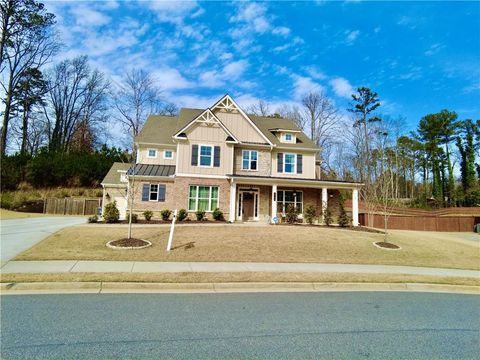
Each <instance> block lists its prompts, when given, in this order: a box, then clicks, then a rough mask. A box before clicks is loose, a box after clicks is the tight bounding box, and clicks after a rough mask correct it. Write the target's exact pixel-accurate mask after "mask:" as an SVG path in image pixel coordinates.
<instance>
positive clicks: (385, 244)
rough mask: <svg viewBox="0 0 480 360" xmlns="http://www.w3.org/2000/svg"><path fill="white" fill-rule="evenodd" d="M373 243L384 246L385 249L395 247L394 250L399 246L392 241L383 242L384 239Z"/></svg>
mask: <svg viewBox="0 0 480 360" xmlns="http://www.w3.org/2000/svg"><path fill="white" fill-rule="evenodd" d="M375 245H377V246H380V247H382V248H385V249H395V250H396V249H400V246H397V245H395V244H392V243H388V242H384V241H380V242H376V243H375Z"/></svg>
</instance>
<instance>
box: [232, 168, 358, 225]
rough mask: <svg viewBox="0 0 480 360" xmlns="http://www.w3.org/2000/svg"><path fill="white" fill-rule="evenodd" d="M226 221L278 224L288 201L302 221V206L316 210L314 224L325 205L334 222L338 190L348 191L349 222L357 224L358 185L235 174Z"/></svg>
mask: <svg viewBox="0 0 480 360" xmlns="http://www.w3.org/2000/svg"><path fill="white" fill-rule="evenodd" d="M229 181H230V209H229V219H228V220H229V222H232V223H233V222H235V221H239V222H246V221H252V222H266V223H280V222H282V219H284V217H285V210H286V207H287V206H288V205H289V204H292V205H294V206H295V208H296V209H297V210H298V212H299V219H300V220H301V221H303V218H304V216H303V213H304V209H305V208H306V207H307V206H313V207H315V209H316V213H317V215H318V216H317V219H316V221H315V223H317V224H323V223H324V213H325V210H326V209H327V207H328V208H329V209H330V211H331V212H332V214H333V218H334V223H335V222H336V221H335V220H336V219H337V217H338V214H339V204H340V191H341V190H342V191H351V197H352V211H351V213H350V214H349V215H350V216H351V218H352V225H353V226H358V225H359V219H358V189H359V188H360V186H361V184H359V183H352V182H343V181H327V180H314V179H298V178H274V177H260V176H244V175H236V176H232V177H231V178H230V179H229Z"/></svg>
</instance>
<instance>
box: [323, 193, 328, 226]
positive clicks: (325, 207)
mask: <svg viewBox="0 0 480 360" xmlns="http://www.w3.org/2000/svg"><path fill="white" fill-rule="evenodd" d="M327 207H328V189H327V188H322V223H324V224H325V211H327Z"/></svg>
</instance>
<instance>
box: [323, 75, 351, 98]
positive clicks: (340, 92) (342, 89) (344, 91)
mask: <svg viewBox="0 0 480 360" xmlns="http://www.w3.org/2000/svg"><path fill="white" fill-rule="evenodd" d="M329 84H330V86H331V87H332V89H333V92H334V93H335V95H337V96H339V97H343V98H347V99H350V98H351V97H352V94H353V93H354V92H355V90H354V89H353V87H352V85H350V83H349V82H348V80H347V79H344V78H342V77H337V78H334V79H332V80H330V81H329Z"/></svg>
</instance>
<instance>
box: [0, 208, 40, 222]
mask: <svg viewBox="0 0 480 360" xmlns="http://www.w3.org/2000/svg"><path fill="white" fill-rule="evenodd" d="M39 216H45V215H44V214H39V213H25V212H19V211H11V210H6V209H0V219H1V220H10V219H24V218H31V217H39Z"/></svg>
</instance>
